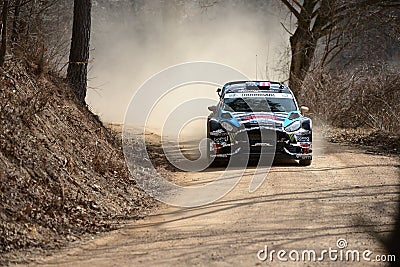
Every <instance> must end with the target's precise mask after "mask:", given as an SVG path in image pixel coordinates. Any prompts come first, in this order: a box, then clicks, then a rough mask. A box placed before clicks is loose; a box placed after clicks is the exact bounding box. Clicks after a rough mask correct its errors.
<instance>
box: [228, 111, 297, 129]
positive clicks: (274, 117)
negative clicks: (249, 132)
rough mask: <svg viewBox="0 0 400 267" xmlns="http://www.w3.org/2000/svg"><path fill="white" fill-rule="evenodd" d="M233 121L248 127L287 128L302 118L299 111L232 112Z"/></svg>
mask: <svg viewBox="0 0 400 267" xmlns="http://www.w3.org/2000/svg"><path fill="white" fill-rule="evenodd" d="M231 114H232V116H233V120H235V121H237V123H239V124H242V125H244V126H245V127H246V128H247V127H255V126H258V125H259V126H274V127H276V128H282V127H286V126H287V125H289V124H291V123H292V122H294V121H296V120H300V119H301V118H302V116H301V115H300V112H299V111H292V112H231Z"/></svg>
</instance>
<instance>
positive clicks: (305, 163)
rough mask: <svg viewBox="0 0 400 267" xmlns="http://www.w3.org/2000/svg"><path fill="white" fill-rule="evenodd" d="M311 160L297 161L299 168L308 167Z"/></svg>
mask: <svg viewBox="0 0 400 267" xmlns="http://www.w3.org/2000/svg"><path fill="white" fill-rule="evenodd" d="M311 162H312V160H311V159H301V160H299V164H300V166H310V165H311Z"/></svg>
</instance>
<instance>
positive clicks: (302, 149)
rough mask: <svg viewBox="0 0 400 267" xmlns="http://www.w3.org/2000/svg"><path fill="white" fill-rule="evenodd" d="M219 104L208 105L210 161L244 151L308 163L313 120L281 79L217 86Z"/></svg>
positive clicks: (310, 156) (242, 153) (309, 160)
mask: <svg viewBox="0 0 400 267" xmlns="http://www.w3.org/2000/svg"><path fill="white" fill-rule="evenodd" d="M217 92H218V95H219V98H220V100H219V102H218V104H217V105H216V106H210V107H208V109H209V110H210V111H211V112H212V113H211V114H210V115H209V117H208V120H207V137H208V139H207V140H209V145H208V149H207V152H208V153H207V155H208V157H209V158H210V159H211V160H216V159H217V160H218V159H222V158H230V157H232V156H235V155H238V156H239V155H244V154H246V155H247V156H249V157H254V156H260V155H261V154H270V155H273V156H274V157H284V158H290V159H296V160H299V164H300V165H303V166H308V165H310V164H311V161H312V121H311V119H310V118H307V117H305V116H304V115H305V113H306V112H308V108H307V107H304V106H302V107H300V108H299V106H298V105H297V101H296V99H295V97H294V95H293V93H292V91H291V90H290V89H289V87H288V86H286V85H285V84H283V83H278V82H270V81H237V82H229V83H227V84H225V85H224V86H223V88H222V89H218V90H217Z"/></svg>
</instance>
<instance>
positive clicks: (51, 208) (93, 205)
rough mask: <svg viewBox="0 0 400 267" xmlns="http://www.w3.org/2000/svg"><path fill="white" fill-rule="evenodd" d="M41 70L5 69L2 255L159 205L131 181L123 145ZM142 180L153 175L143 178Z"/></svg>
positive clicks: (17, 65)
mask: <svg viewBox="0 0 400 267" xmlns="http://www.w3.org/2000/svg"><path fill="white" fill-rule="evenodd" d="M35 71H36V69H35V66H32V65H30V64H27V63H24V62H22V61H20V62H15V61H14V62H8V63H6V65H5V66H4V68H3V69H0V121H1V128H0V179H1V183H0V252H1V254H0V256H1V255H2V256H1V257H3V262H4V260H5V258H4V257H5V256H6V255H7V252H9V251H15V250H17V249H26V248H32V247H41V248H44V247H48V246H52V247H53V246H54V245H58V244H62V243H64V242H65V241H66V240H74V239H75V238H76V236H78V235H80V234H82V233H95V232H99V231H103V230H107V229H110V228H113V227H114V226H115V223H117V222H118V220H119V219H121V218H137V217H138V216H140V214H142V212H143V211H144V210H145V209H148V208H150V207H151V206H152V205H153V204H154V203H153V202H152V200H151V199H149V198H148V197H147V196H146V195H145V194H144V193H143V192H142V191H140V190H139V189H138V188H137V187H136V185H135V182H134V180H133V179H132V178H131V177H130V176H129V173H128V171H127V168H126V166H125V162H124V158H123V154H122V150H121V147H120V141H119V138H116V136H115V134H113V133H112V132H111V131H110V130H108V129H106V128H105V127H104V126H103V124H102V123H101V122H100V120H99V119H98V118H97V117H96V116H94V115H93V114H92V113H91V112H90V111H89V110H88V109H87V107H85V106H83V105H81V104H78V102H77V101H76V99H75V96H74V95H73V94H72V92H71V90H70V88H69V87H68V86H66V85H65V84H64V82H63V81H62V80H61V79H60V78H57V77H55V76H52V75H48V74H45V75H40V76H38V75H36V74H35ZM137 175H146V174H144V173H138V174H137Z"/></svg>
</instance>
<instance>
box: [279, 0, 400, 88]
mask: <svg viewBox="0 0 400 267" xmlns="http://www.w3.org/2000/svg"><path fill="white" fill-rule="evenodd" d="M281 2H282V3H283V4H284V5H285V6H286V7H287V8H288V10H289V11H290V12H291V13H292V14H293V15H294V16H295V18H296V19H297V27H296V30H295V31H294V33H292V35H291V37H290V48H291V52H292V56H291V64H290V76H289V85H290V86H291V88H292V89H293V90H294V91H299V90H300V87H301V85H302V82H303V81H304V78H305V76H306V74H307V72H308V71H309V69H310V66H311V64H312V60H313V58H314V55H315V52H316V48H317V44H318V41H319V40H320V39H321V38H322V37H326V36H328V35H329V38H331V39H332V38H333V37H332V36H336V37H335V38H333V39H332V41H333V40H334V41H335V42H340V38H339V39H338V36H340V35H336V33H337V32H339V31H341V32H343V30H344V29H346V28H347V29H349V28H351V27H352V26H355V25H356V24H357V23H356V22H357V21H354V20H352V18H353V17H356V18H357V16H359V15H360V14H363V13H362V12H363V11H366V10H368V9H369V8H371V7H376V8H385V7H393V6H398V5H400V3H399V2H398V1H393V0H353V1H345V0H304V1H301V2H300V1H298V0H281ZM353 22H354V24H352V23H353ZM339 47H340V45H339V44H338V43H336V44H334V45H333V46H331V47H330V48H329V47H328V50H327V51H325V52H329V53H332V52H333V51H334V50H335V49H336V48H339ZM324 60H326V57H325V59H324Z"/></svg>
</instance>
